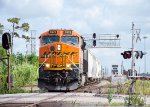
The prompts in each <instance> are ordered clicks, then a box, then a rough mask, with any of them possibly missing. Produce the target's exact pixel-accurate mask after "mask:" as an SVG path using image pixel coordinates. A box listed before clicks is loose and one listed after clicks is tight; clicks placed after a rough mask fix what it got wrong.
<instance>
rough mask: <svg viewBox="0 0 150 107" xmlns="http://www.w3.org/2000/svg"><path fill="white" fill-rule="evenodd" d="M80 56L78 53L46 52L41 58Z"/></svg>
mask: <svg viewBox="0 0 150 107" xmlns="http://www.w3.org/2000/svg"><path fill="white" fill-rule="evenodd" d="M75 54H78V52H44V53H43V54H42V55H41V58H45V57H46V58H48V57H49V56H50V55H75Z"/></svg>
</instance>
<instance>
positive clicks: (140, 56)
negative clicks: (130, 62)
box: [121, 51, 146, 59]
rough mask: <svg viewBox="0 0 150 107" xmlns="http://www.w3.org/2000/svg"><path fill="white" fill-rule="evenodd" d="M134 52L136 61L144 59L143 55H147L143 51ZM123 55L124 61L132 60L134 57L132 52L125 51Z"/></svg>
mask: <svg viewBox="0 0 150 107" xmlns="http://www.w3.org/2000/svg"><path fill="white" fill-rule="evenodd" d="M134 52H135V57H136V59H138V58H141V59H142V58H143V55H145V54H146V53H145V52H142V51H134ZM121 55H123V58H124V59H130V58H131V56H132V51H124V52H123V53H121Z"/></svg>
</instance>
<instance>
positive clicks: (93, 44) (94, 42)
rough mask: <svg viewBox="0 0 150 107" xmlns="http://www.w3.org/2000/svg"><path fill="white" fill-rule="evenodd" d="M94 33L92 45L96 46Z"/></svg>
mask: <svg viewBox="0 0 150 107" xmlns="http://www.w3.org/2000/svg"><path fill="white" fill-rule="evenodd" d="M95 39H96V33H93V47H95V46H96V40H95Z"/></svg>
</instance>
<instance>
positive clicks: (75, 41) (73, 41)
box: [61, 36, 79, 46]
mask: <svg viewBox="0 0 150 107" xmlns="http://www.w3.org/2000/svg"><path fill="white" fill-rule="evenodd" d="M61 41H62V42H64V43H67V44H69V45H73V46H78V45H79V38H78V37H77V36H62V37H61Z"/></svg>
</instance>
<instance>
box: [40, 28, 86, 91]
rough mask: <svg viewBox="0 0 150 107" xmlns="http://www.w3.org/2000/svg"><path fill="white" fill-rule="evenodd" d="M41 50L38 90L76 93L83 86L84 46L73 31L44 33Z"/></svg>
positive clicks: (55, 30) (60, 30) (81, 39)
mask: <svg viewBox="0 0 150 107" xmlns="http://www.w3.org/2000/svg"><path fill="white" fill-rule="evenodd" d="M39 38H40V48H39V79H38V87H39V88H41V89H43V88H44V89H47V90H73V89H76V88H78V87H79V86H80V85H81V82H82V80H81V75H82V73H83V50H84V42H83V38H82V37H81V35H80V34H78V33H76V32H75V31H73V30H66V29H51V30H49V31H47V32H45V33H42V34H41V36H40V37H39Z"/></svg>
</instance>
